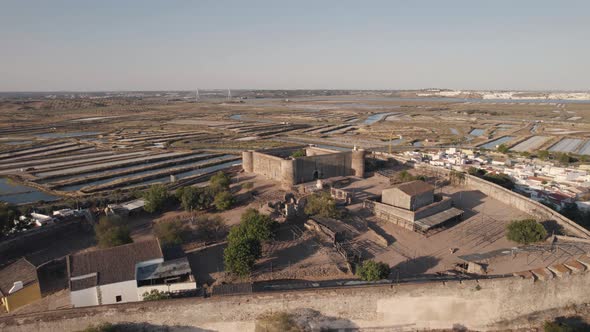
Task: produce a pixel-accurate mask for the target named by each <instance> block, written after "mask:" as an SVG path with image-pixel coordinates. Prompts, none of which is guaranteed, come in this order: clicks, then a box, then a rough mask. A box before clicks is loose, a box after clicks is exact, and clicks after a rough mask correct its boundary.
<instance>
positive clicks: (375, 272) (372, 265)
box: [356, 260, 389, 281]
mask: <svg viewBox="0 0 590 332" xmlns="http://www.w3.org/2000/svg"><path fill="white" fill-rule="evenodd" d="M356 274H357V276H359V277H360V278H361V279H362V280H365V281H377V280H383V279H387V277H388V276H389V265H387V264H385V263H382V262H375V261H372V260H367V261H364V262H363V264H362V265H361V266H360V267H358V268H357V270H356Z"/></svg>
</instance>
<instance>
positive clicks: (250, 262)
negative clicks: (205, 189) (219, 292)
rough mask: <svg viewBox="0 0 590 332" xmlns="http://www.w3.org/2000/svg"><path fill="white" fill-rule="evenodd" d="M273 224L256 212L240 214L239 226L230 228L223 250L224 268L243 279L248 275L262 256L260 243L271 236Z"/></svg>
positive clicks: (268, 218) (252, 210) (251, 210)
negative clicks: (225, 246)
mask: <svg viewBox="0 0 590 332" xmlns="http://www.w3.org/2000/svg"><path fill="white" fill-rule="evenodd" d="M274 227H275V223H274V222H273V221H272V220H271V219H270V217H268V216H266V215H263V214H260V212H258V210H255V209H248V210H246V212H245V213H244V214H242V217H241V220H240V224H239V225H238V226H236V227H234V228H232V229H231V230H230V232H229V235H228V237H227V240H228V244H227V248H225V250H224V260H225V267H226V269H227V270H228V271H230V272H232V273H234V274H236V275H238V276H241V277H244V276H247V275H248V274H250V272H251V271H252V267H253V266H254V263H256V260H257V259H258V258H260V256H261V255H262V242H264V241H268V240H269V239H270V238H271V237H272V234H273V228H274Z"/></svg>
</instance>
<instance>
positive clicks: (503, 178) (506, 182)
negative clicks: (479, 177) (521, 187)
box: [483, 173, 514, 190]
mask: <svg viewBox="0 0 590 332" xmlns="http://www.w3.org/2000/svg"><path fill="white" fill-rule="evenodd" d="M483 178H484V180H486V181H489V182H492V183H495V184H497V185H499V186H502V187H504V188H506V189H509V190H512V189H514V182H512V179H511V178H510V176H509V175H507V174H490V173H488V174H486V175H484V176H483Z"/></svg>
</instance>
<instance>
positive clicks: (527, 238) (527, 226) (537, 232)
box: [506, 219, 547, 244]
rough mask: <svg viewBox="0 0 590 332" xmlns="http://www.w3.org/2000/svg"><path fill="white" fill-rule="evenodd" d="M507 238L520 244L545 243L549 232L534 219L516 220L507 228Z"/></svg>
mask: <svg viewBox="0 0 590 332" xmlns="http://www.w3.org/2000/svg"><path fill="white" fill-rule="evenodd" d="M506 237H507V238H508V240H511V241H514V242H517V243H520V244H529V243H534V242H539V241H543V240H544V239H545V238H546V237H547V231H546V230H545V227H543V225H541V224H540V223H538V222H537V221H536V220H534V219H523V220H514V221H512V222H511V223H510V224H508V226H507V227H506Z"/></svg>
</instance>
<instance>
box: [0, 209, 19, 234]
mask: <svg viewBox="0 0 590 332" xmlns="http://www.w3.org/2000/svg"><path fill="white" fill-rule="evenodd" d="M19 214H20V213H19V211H18V209H17V208H16V206H14V205H12V204H9V203H5V202H0V236H3V235H7V234H8V232H10V230H11V229H12V228H13V227H14V221H15V220H16V219H17V218H18V216H19Z"/></svg>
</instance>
